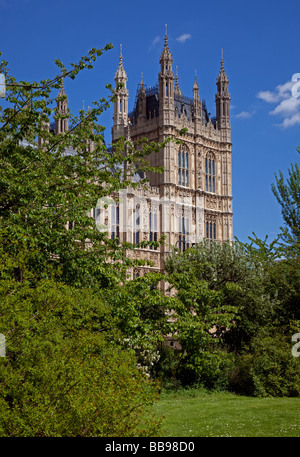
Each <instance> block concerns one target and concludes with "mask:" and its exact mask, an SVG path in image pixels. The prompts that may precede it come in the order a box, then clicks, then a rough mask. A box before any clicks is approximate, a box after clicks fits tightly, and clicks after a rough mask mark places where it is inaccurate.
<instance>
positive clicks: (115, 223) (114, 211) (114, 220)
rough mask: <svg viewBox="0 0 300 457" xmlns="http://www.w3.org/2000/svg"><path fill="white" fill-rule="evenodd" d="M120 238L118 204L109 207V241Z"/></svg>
mask: <svg viewBox="0 0 300 457" xmlns="http://www.w3.org/2000/svg"><path fill="white" fill-rule="evenodd" d="M119 237H120V208H119V203H113V204H112V205H111V239H112V240H114V239H115V238H119Z"/></svg>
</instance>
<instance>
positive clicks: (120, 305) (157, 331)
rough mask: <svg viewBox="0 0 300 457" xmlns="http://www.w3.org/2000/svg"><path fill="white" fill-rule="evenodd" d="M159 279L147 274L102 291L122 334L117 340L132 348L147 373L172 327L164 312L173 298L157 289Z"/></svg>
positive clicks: (148, 373) (167, 310) (158, 276)
mask: <svg viewBox="0 0 300 457" xmlns="http://www.w3.org/2000/svg"><path fill="white" fill-rule="evenodd" d="M163 278H164V276H163V275H161V274H154V273H152V274H150V273H149V274H147V275H145V276H143V277H138V278H136V279H135V280H132V281H126V282H125V283H124V284H122V285H116V286H115V287H114V289H112V290H105V291H103V293H102V296H103V300H104V301H105V302H106V303H107V306H109V308H110V310H111V311H110V312H111V314H112V316H113V317H114V319H115V322H116V326H117V327H118V329H119V330H120V331H121V333H122V335H123V337H122V339H121V340H120V343H121V344H122V346H123V347H127V348H132V349H134V351H135V353H136V355H137V357H138V362H139V364H140V366H141V368H142V369H143V370H144V372H145V373H146V374H147V375H148V376H149V375H150V374H152V372H153V368H154V365H155V364H156V363H157V361H158V360H159V358H160V350H159V348H160V346H161V343H162V341H163V340H164V335H167V334H168V333H170V331H171V328H172V324H171V323H170V322H168V312H169V310H170V309H172V308H173V306H174V303H175V300H174V299H172V298H171V297H168V296H166V295H165V294H164V293H163V292H162V290H161V289H160V287H159V284H160V281H162V279H163Z"/></svg>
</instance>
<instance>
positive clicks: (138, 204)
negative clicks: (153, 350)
mask: <svg viewBox="0 0 300 457" xmlns="http://www.w3.org/2000/svg"><path fill="white" fill-rule="evenodd" d="M159 63H160V72H159V74H158V83H157V84H156V86H154V87H150V88H146V86H145V84H144V81H143V78H142V81H141V83H140V84H139V86H138V89H137V95H136V101H135V106H134V109H133V111H132V112H131V113H128V90H127V88H126V81H127V75H126V73H125V70H124V67H123V58H122V55H121V57H120V63H119V67H118V70H117V72H116V76H115V81H116V87H117V86H118V84H119V83H120V82H121V83H123V85H122V87H121V88H120V90H119V91H118V97H117V101H116V102H115V106H114V116H113V128H112V140H113V141H114V140H116V139H117V138H118V137H120V136H125V137H128V135H129V133H130V138H131V139H132V141H135V140H139V139H141V138H144V137H147V138H148V139H149V140H150V141H156V142H159V141H163V140H165V139H166V138H168V137H171V138H173V139H178V138H179V132H180V130H181V129H182V128H186V133H185V134H184V135H183V136H182V137H180V139H181V140H182V144H176V142H173V141H171V142H170V143H168V144H167V146H166V147H165V148H164V149H163V150H161V151H160V152H159V153H158V154H157V153H153V155H152V156H151V157H150V163H151V165H153V166H162V167H164V171H163V173H160V174H156V173H149V175H148V178H149V186H148V190H146V191H145V190H144V189H135V190H133V189H128V191H126V193H124V195H123V196H122V202H123V203H122V205H121V207H120V208H119V206H118V207H117V208H115V209H114V215H115V216H114V220H115V222H116V220H117V225H118V226H119V228H118V230H119V235H120V237H121V238H123V239H126V240H128V241H132V242H138V241H142V240H148V241H153V240H156V239H159V238H160V236H161V235H165V236H166V243H165V245H164V246H161V247H160V248H158V250H155V249H149V248H148V249H137V250H135V253H134V254H133V255H134V256H136V257H137V258H144V259H148V260H151V261H152V262H153V263H154V268H155V269H161V268H162V258H163V256H164V255H165V254H166V253H168V252H169V251H170V249H171V246H172V245H173V246H176V247H178V248H179V249H181V250H184V249H186V248H187V247H190V246H191V245H192V244H194V243H197V242H199V241H201V240H203V239H211V240H217V241H220V242H222V241H226V240H232V238H233V233H232V188H231V146H232V145H231V126H230V94H229V92H228V84H229V81H228V77H227V75H226V73H225V69H224V62H223V56H222V60H221V68H220V71H219V75H218V77H217V82H216V85H217V91H216V96H215V103H216V116H215V117H213V118H212V117H211V115H210V113H208V112H207V108H206V104H205V101H203V100H200V99H199V86H198V82H197V78H196V76H195V82H194V85H193V97H192V98H188V97H186V96H184V95H183V94H182V93H181V90H180V88H179V83H178V76H177V75H176V77H175V75H174V73H173V69H172V64H173V58H172V54H171V52H170V50H169V46H168V38H167V35H166V36H165V43H164V48H163V51H162V54H161V57H160V61H159ZM128 122H129V123H130V126H128ZM116 211H118V215H117V219H116ZM151 269H152V268H149V270H151Z"/></svg>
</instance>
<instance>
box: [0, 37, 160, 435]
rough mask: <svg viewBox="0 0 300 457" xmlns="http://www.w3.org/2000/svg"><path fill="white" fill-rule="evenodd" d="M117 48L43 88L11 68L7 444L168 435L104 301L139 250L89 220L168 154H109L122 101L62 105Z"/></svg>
mask: <svg viewBox="0 0 300 457" xmlns="http://www.w3.org/2000/svg"><path fill="white" fill-rule="evenodd" d="M110 48H111V45H107V46H106V47H105V48H104V49H102V50H98V49H92V50H91V51H89V53H88V55H87V56H85V57H82V58H81V59H80V61H79V63H77V64H71V67H70V69H67V68H66V67H65V66H64V65H63V64H62V63H61V62H60V61H56V63H57V65H58V67H59V68H60V71H61V74H60V75H59V76H56V77H55V78H53V79H51V80H50V79H48V80H43V81H41V82H32V83H28V82H24V81H21V82H17V81H16V79H15V78H14V77H12V76H11V75H10V73H9V71H8V69H7V62H5V61H2V63H1V64H0V71H1V72H3V73H5V77H6V81H7V83H8V90H7V98H6V100H5V108H3V109H1V113H0V165H1V166H0V255H1V264H0V300H1V301H0V315H1V321H0V331H1V333H3V334H4V335H5V336H6V342H7V354H6V357H5V358H4V359H2V360H0V362H1V365H2V369H1V375H0V384H1V398H0V414H1V421H0V422H1V425H0V432H1V434H2V436H8V435H10V436H116V435H117V436H138V435H140V436H141V435H143V436H144V435H149V434H154V433H157V429H158V422H157V421H156V420H153V419H151V418H150V420H147V417H148V412H147V413H146V412H145V411H144V410H145V407H146V406H147V405H150V404H151V403H152V402H153V401H154V398H155V386H154V384H153V383H151V382H150V381H149V379H148V378H147V377H146V376H145V375H144V373H143V372H142V371H141V370H139V369H138V368H137V366H138V361H137V359H136V357H135V354H134V351H133V350H132V349H130V348H125V346H124V345H122V344H121V343H120V342H122V341H124V339H125V335H124V334H122V333H121V331H120V327H121V325H119V322H118V320H117V316H116V315H115V314H112V313H111V312H110V307H109V304H108V303H107V301H105V302H104V301H103V299H101V294H100V292H99V291H101V292H102V294H103V296H105V295H106V294H105V290H107V291H110V290H112V289H113V287H115V286H119V284H122V283H125V282H126V272H127V269H128V267H129V266H130V261H129V260H128V259H126V250H128V249H133V248H134V247H135V246H133V245H131V244H129V243H121V242H120V240H111V239H109V237H108V235H107V233H105V232H101V231H99V230H97V227H96V224H95V221H94V220H93V218H92V217H90V214H89V210H90V209H91V208H94V207H95V206H96V203H97V201H98V200H99V199H104V198H105V197H107V196H109V195H111V194H112V193H113V192H115V191H118V190H120V189H123V188H126V187H127V186H128V184H129V183H130V185H131V186H133V187H134V186H135V185H137V184H135V183H132V181H131V177H132V174H133V172H135V171H136V165H135V164H136V163H138V164H139V166H140V167H141V169H143V170H144V171H147V170H149V169H150V168H149V167H148V161H147V155H148V154H150V153H151V152H152V151H159V149H160V147H162V146H163V145H164V144H165V143H161V144H158V145H157V144H154V143H149V142H148V141H146V140H145V139H142V140H141V141H140V142H138V143H136V144H132V143H131V142H127V141H126V140H125V139H124V138H121V139H120V140H119V141H118V142H117V143H116V144H114V147H113V152H111V151H110V150H108V149H107V147H106V145H105V142H104V137H103V127H102V126H101V125H99V124H98V117H99V116H101V113H102V112H103V110H104V109H107V108H108V106H109V104H110V103H111V102H112V101H114V97H115V95H114V92H112V93H111V95H110V96H109V97H108V100H106V99H101V100H99V101H98V102H94V107H93V108H92V109H91V110H90V111H89V112H88V113H86V112H84V111H83V110H81V111H80V112H79V115H78V116H77V117H75V116H72V114H71V113H64V114H62V113H60V112H58V111H57V110H56V108H53V106H52V105H53V104H55V96H53V91H54V90H55V89H59V88H61V86H62V80H63V79H67V78H70V79H74V78H75V77H76V75H77V74H78V72H79V71H82V70H84V69H86V68H92V64H93V62H94V61H95V60H96V58H97V57H98V56H100V55H101V54H102V53H103V52H104V51H106V50H109V49H110ZM107 88H108V89H109V90H110V91H112V88H111V86H109V85H108V86H107ZM116 90H118V88H117V89H116ZM60 97H62V98H63V97H64V95H63V94H62V95H60ZM52 115H54V117H55V118H57V119H65V118H66V117H68V119H69V123H70V128H69V130H68V132H67V133H64V134H58V135H55V136H54V135H52V133H51V132H50V131H49V130H48V129H47V128H46V126H47V124H48V123H49V122H50V119H51V116H52ZM38 139H40V141H38ZM124 163H126V173H127V174H126V176H125V175H124V173H123V169H124V167H123V165H124ZM151 170H152V168H151ZM143 182H144V181H142V182H141V183H140V184H141V185H142V184H143ZM70 222H71V223H72V227H73V228H72V229H70V224H69V223H70ZM120 290H121V291H122V289H121V288H120ZM145 414H146V415H145ZM146 416H147V417H146Z"/></svg>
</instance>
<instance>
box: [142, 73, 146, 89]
mask: <svg viewBox="0 0 300 457" xmlns="http://www.w3.org/2000/svg"><path fill="white" fill-rule="evenodd" d="M144 89H145V85H144V75H143V72H142V73H141V90H144Z"/></svg>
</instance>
